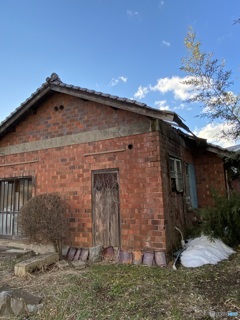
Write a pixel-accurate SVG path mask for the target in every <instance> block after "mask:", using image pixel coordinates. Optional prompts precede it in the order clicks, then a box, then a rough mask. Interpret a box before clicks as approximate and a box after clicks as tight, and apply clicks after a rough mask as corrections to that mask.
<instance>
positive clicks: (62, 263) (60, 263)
mask: <svg viewBox="0 0 240 320" xmlns="http://www.w3.org/2000/svg"><path fill="white" fill-rule="evenodd" d="M56 266H57V267H58V268H59V269H66V268H69V263H68V262H67V261H66V260H60V261H58V262H56Z"/></svg>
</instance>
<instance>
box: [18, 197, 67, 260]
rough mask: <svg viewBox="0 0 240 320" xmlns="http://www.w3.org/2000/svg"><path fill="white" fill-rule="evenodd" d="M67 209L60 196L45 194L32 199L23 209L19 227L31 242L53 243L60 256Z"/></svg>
mask: <svg viewBox="0 0 240 320" xmlns="http://www.w3.org/2000/svg"><path fill="white" fill-rule="evenodd" d="M65 214H66V208H65V204H64V203H63V201H62V199H61V198H60V196H59V195H57V194H53V193H49V194H47V193H45V194H41V195H37V196H36V197H33V198H31V199H30V200H29V201H28V202H27V203H26V204H25V205H24V206H23V207H22V209H21V211H20V214H19V220H18V223H19V227H20V230H21V231H22V234H24V235H25V236H26V237H27V238H28V240H29V242H31V243H36V244H46V243H49V242H51V243H52V244H53V245H54V246H55V248H56V251H57V252H59V254H60V256H61V253H62V240H63V234H64V228H65V225H66V221H65V219H66V218H65Z"/></svg>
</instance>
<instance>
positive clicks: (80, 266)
mask: <svg viewBox="0 0 240 320" xmlns="http://www.w3.org/2000/svg"><path fill="white" fill-rule="evenodd" d="M71 265H72V266H73V267H74V268H75V269H77V270H81V269H84V268H86V262H84V261H81V260H76V261H71Z"/></svg>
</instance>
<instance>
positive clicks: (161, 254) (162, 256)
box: [154, 250, 167, 267]
mask: <svg viewBox="0 0 240 320" xmlns="http://www.w3.org/2000/svg"><path fill="white" fill-rule="evenodd" d="M154 259H155V262H156V265H157V266H159V267H163V266H166V265H167V262H166V253H165V251H164V250H161V251H155V253H154Z"/></svg>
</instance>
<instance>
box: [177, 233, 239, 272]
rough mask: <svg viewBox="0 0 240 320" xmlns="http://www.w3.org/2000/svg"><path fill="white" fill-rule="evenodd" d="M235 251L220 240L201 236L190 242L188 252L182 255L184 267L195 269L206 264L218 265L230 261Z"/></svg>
mask: <svg viewBox="0 0 240 320" xmlns="http://www.w3.org/2000/svg"><path fill="white" fill-rule="evenodd" d="M233 253H235V251H234V250H233V249H232V248H230V247H228V246H227V245H225V244H224V243H223V242H222V241H221V240H220V239H209V237H207V236H201V237H198V238H195V239H190V240H188V242H187V244H186V250H184V251H183V252H182V254H181V263H182V265H183V266H184V267H189V268H194V267H200V266H202V265H204V264H217V263H218V262H219V261H222V260H225V259H228V258H229V256H230V255H231V254H233Z"/></svg>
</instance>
